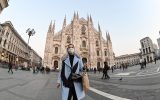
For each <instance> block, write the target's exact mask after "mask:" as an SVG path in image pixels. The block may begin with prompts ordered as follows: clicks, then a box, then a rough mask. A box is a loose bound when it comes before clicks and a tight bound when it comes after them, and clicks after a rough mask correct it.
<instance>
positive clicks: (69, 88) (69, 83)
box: [57, 44, 85, 100]
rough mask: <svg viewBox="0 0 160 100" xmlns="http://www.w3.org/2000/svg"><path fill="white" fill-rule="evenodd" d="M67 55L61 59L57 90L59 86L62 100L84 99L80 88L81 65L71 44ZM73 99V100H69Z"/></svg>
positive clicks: (82, 90)
mask: <svg viewBox="0 0 160 100" xmlns="http://www.w3.org/2000/svg"><path fill="white" fill-rule="evenodd" d="M67 53H68V54H67V55H66V56H65V57H64V58H62V69H61V70H60V73H59V75H58V80H57V88H59V87H60V86H61V88H62V89H61V90H62V92H61V93H62V100H81V99H83V98H84V97H85V92H84V89H83V87H82V77H81V75H82V73H83V70H84V68H83V63H82V60H81V57H80V56H79V55H78V54H76V53H75V48H74V45H73V44H69V45H68V48H67ZM71 98H73V99H71Z"/></svg>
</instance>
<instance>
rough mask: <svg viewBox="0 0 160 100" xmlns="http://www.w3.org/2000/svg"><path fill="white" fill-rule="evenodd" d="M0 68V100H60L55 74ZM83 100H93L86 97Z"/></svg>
mask: <svg viewBox="0 0 160 100" xmlns="http://www.w3.org/2000/svg"><path fill="white" fill-rule="evenodd" d="M7 70H8V69H2V68H0V100H61V96H60V89H57V88H56V79H57V73H50V74H40V73H39V74H32V72H28V71H22V70H18V71H14V74H8V72H7ZM85 100H94V99H93V98H91V97H89V96H88V95H86V97H85Z"/></svg>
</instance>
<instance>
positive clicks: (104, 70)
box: [102, 62, 110, 79]
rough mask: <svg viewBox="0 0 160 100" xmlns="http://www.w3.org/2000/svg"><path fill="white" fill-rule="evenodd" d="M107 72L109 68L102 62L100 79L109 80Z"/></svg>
mask: <svg viewBox="0 0 160 100" xmlns="http://www.w3.org/2000/svg"><path fill="white" fill-rule="evenodd" d="M108 70H109V66H108V64H107V62H104V68H103V76H102V79H103V78H104V79H110V77H109V75H108Z"/></svg>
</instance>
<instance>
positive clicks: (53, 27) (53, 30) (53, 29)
mask: <svg viewBox="0 0 160 100" xmlns="http://www.w3.org/2000/svg"><path fill="white" fill-rule="evenodd" d="M54 32H55V20H54V23H53V26H52V33H53V35H54Z"/></svg>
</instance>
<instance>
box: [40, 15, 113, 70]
mask: <svg viewBox="0 0 160 100" xmlns="http://www.w3.org/2000/svg"><path fill="white" fill-rule="evenodd" d="M70 43H72V44H74V46H75V51H76V52H77V54H78V55H80V57H81V58H82V61H83V63H87V66H88V68H102V67H103V64H104V62H105V61H107V62H108V65H109V66H113V65H114V52H113V49H112V41H111V38H110V34H109V33H108V32H106V38H103V37H102V31H101V28H100V25H99V24H98V29H96V28H95V27H94V24H93V21H92V17H91V16H88V17H87V18H86V19H85V18H83V17H82V18H79V14H78V13H74V15H73V19H72V21H71V23H70V24H67V23H66V16H65V18H64V21H63V26H62V29H61V30H60V31H59V32H55V22H54V23H53V24H52V22H51V23H50V25H49V29H48V32H47V37H46V44H45V51H44V59H43V63H44V67H50V68H51V69H59V68H60V67H61V62H62V58H63V57H64V56H65V55H66V54H67V50H66V48H67V45H68V44H70Z"/></svg>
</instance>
